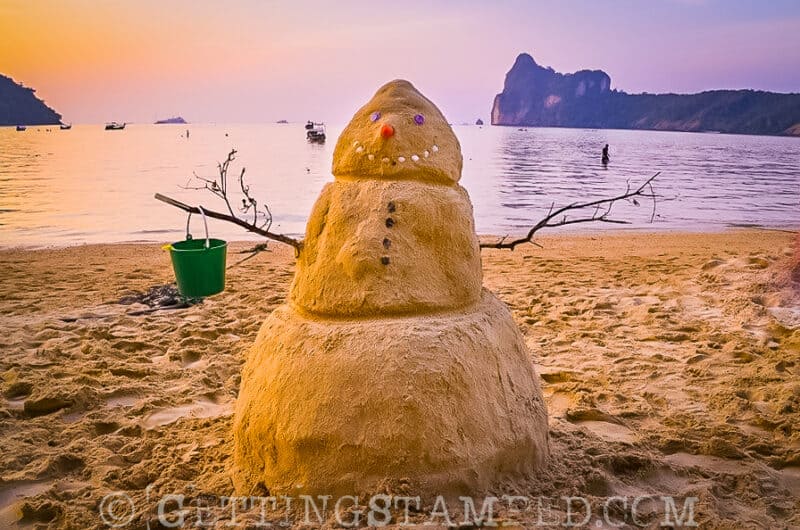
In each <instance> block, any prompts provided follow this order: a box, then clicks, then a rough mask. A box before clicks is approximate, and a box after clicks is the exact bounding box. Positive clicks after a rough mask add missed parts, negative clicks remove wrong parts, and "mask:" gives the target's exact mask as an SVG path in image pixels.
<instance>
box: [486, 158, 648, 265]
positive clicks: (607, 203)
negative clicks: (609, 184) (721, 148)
mask: <svg viewBox="0 0 800 530" xmlns="http://www.w3.org/2000/svg"><path fill="white" fill-rule="evenodd" d="M660 174H661V172H660V171H659V172H658V173H656V174H655V175H653V176H652V177H650V178H649V179H647V180H646V181H644V183H642V185H641V186H639V187H638V188H636V189H635V190H631V185H630V182H628V184H627V187H626V189H625V193H622V194H621V195H617V196H616V197H609V198H607V199H598V200H596V201H589V202H573V203H572V204H568V205H567V206H563V207H561V208H558V209H557V210H554V209H553V208H554V206H555V205H554V204H551V205H550V210H549V211H548V213H547V215H546V216H545V217H544V218H543V219H542V220H540V221H539V222H537V223H536V224H535V225H533V226H532V227H531V229H530V230H529V231H528V234H527V235H526V236H525V237H522V238H519V239H515V240H513V241H506V239H507V236H506V237H503V238H502V239H500V240H499V241H497V242H495V243H481V244H480V248H503V249H509V250H514V248H515V247H516V246H517V245H521V244H523V243H531V244H534V245H537V246H539V245H538V244H537V243H536V242H535V241H533V236H534V235H535V234H536V232H538V231H539V230H541V229H543V228H555V227H557V226H566V225H572V224H578V223H614V224H629V221H623V220H620V219H611V218H609V215H611V209H612V208H613V207H614V204H615V203H616V202H617V201H631V202H632V203H633V204H634V205H636V206H639V201H637V200H636V197H645V198H649V199H652V200H653V212H652V214H651V215H650V222H651V223H652V222H653V219H655V216H656V193H655V190H654V189H653V180H655V178H656V177H657V176H658V175H660ZM589 208H594V212H593V213H592V214H591V215H589V216H585V217H575V218H569V217H567V215H566V213H567V212H575V211H579V210H586V209H589ZM558 217H561V219H560V220H557V221H553V220H554V219H557V218H558Z"/></svg>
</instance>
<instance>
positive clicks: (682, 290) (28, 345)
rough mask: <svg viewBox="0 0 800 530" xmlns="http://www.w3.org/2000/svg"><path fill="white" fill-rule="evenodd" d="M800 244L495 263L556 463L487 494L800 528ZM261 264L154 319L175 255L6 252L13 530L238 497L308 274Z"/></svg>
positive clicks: (745, 236) (763, 240) (717, 245)
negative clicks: (252, 363) (257, 352)
mask: <svg viewBox="0 0 800 530" xmlns="http://www.w3.org/2000/svg"><path fill="white" fill-rule="evenodd" d="M794 238H795V236H794V234H790V233H784V232H776V231H764V230H745V229H739V230H730V231H726V232H722V233H716V234H708V233H681V234H674V233H647V234H632V233H618V232H617V233H613V234H612V233H601V234H591V235H581V236H576V235H574V234H550V235H546V236H542V237H541V238H540V239H539V242H540V243H541V244H542V245H543V246H544V248H538V247H535V246H533V245H522V246H520V247H518V248H517V249H516V250H514V251H513V252H511V251H507V250H496V249H485V250H484V252H482V261H483V277H484V286H485V287H486V288H488V289H490V290H491V291H493V292H494V293H495V294H496V295H497V296H498V297H499V298H500V299H501V300H502V301H503V302H504V303H505V304H506V305H507V307H508V308H509V310H510V311H511V313H512V316H513V318H514V321H515V322H516V324H517V326H518V327H519V328H520V330H521V331H522V333H523V335H524V338H525V342H526V344H527V346H528V348H529V350H530V354H531V357H530V361H531V363H532V364H534V366H535V368H536V371H537V373H538V376H539V378H540V382H541V385H542V389H543V392H544V396H545V402H546V404H547V408H548V414H549V429H550V445H551V458H550V461H549V463H548V467H547V468H546V469H545V470H544V471H542V473H541V474H539V475H537V476H534V477H529V478H528V479H525V480H523V481H520V482H514V483H508V484H501V485H498V486H497V489H495V490H492V491H489V492H488V493H499V494H502V493H507V494H514V495H521V496H528V497H532V498H534V497H538V496H543V497H549V498H554V499H557V498H559V497H561V496H564V495H566V496H572V495H576V494H577V495H583V496H586V497H588V498H590V499H605V498H609V497H612V496H615V495H618V496H625V497H627V498H628V499H631V498H632V497H633V496H647V495H651V496H655V497H656V498H657V497H658V496H660V495H669V496H675V497H676V499H683V498H686V497H697V499H698V501H697V504H696V506H695V508H694V512H695V520H696V521H697V522H698V524H700V526H701V527H702V528H733V527H739V526H741V525H740V524H739V525H737V524H736V523H741V522H742V521H751V522H757V523H758V524H759V525H760V526H761V527H763V528H776V527H783V526H785V525H787V524H788V525H789V526H792V525H793V524H794V525H797V524H800V430H798V428H797V426H798V425H800V383H799V382H798V379H797V374H798V373H800V292H798V291H797V290H794V289H793V287H792V285H791V284H788V283H786V276H787V275H786V270H787V269H786V265H787V263H788V261H789V260H790V259H791V256H792V254H793V252H794V241H795V239H794ZM252 245H253V243H252V242H250V241H245V242H233V243H231V244H230V247H229V252H228V265H229V268H228V270H227V275H228V279H227V285H226V290H225V291H224V292H223V293H221V294H219V295H217V296H213V297H210V298H207V299H205V300H204V301H203V302H202V303H200V304H195V305H191V306H189V307H186V308H182V309H172V310H165V309H157V310H154V311H151V310H150V309H152V308H150V307H149V306H148V305H147V304H146V303H143V302H142V298H141V297H139V298H136V297H134V298H129V297H130V295H131V294H132V293H139V294H142V293H147V292H148V290H149V289H151V288H152V287H153V286H159V285H164V284H167V283H171V282H172V281H174V276H173V272H172V268H171V265H170V261H169V256H168V254H167V253H166V252H164V251H163V250H161V248H160V246H161V244H158V243H154V244H130V243H117V244H99V245H97V244H95V245H84V246H80V247H67V248H50V249H41V250H0V267H2V269H3V270H4V275H3V276H2V278H0V318H2V319H3V323H4V333H3V334H2V335H0V349H2V350H3V351H4V355H3V356H2V357H0V439H1V440H2V446H3V448H4V451H3V452H2V453H0V526H3V527H10V526H12V524H16V523H17V522H18V521H20V520H21V518H22V517H23V516H24V517H25V519H24V521H25V522H26V524H36V523H40V524H47V525H51V526H56V527H67V528H105V525H104V524H103V522H102V520H101V519H100V517H99V513H98V504H99V502H100V500H101V499H102V498H103V497H104V496H105V495H107V494H109V493H111V492H115V491H122V492H125V494H126V495H128V496H129V497H130V498H131V499H132V502H134V503H135V504H136V505H137V506H150V505H147V504H146V503H147V502H148V498H149V499H156V498H160V497H161V496H163V495H166V494H187V495H190V496H192V495H196V492H197V491H201V492H206V493H210V494H216V495H230V494H232V490H231V486H230V477H229V474H228V470H229V468H230V465H231V459H232V455H231V451H232V425H231V420H232V411H233V406H234V403H235V400H236V397H237V394H238V389H239V384H240V373H241V366H242V363H243V361H244V357H245V355H246V353H247V350H248V348H249V346H250V345H251V344H252V343H253V341H254V340H255V337H256V335H257V333H258V330H259V328H260V327H261V324H262V322H263V321H264V319H265V318H266V316H267V315H268V314H269V313H270V312H271V311H272V310H274V309H275V308H276V307H278V306H279V305H280V304H282V303H284V301H285V300H286V296H287V293H288V289H289V285H290V283H291V281H292V278H293V275H294V254H293V249H292V248H290V247H288V246H285V245H279V244H275V245H271V248H270V251H268V252H261V253H259V254H257V255H255V256H252V257H249V254H240V253H239V252H240V251H242V250H245V249H247V248H250V247H252ZM148 486H149V487H150V489H149V490H148V489H147V488H148ZM192 488H194V489H192ZM193 492H194V493H193ZM477 494H478V492H476V495H477ZM677 502H678V504H677V505H678V508H679V509H680V507H681V504H682V502H681V500H678V501H677ZM213 513H214V514H218V515H220V517H222V520H223V521H224V520H225V518H224V517H225V514H224V513H219V512H213ZM553 514H554V517H561V518H562V519H561V520H563V517H564V514H563V506H562V507H556V508H555V509H554V510H553ZM256 515H257V514H256ZM498 515H499V516H500V517H504V516H505V517H511V518H513V514H509V513H506V514H503V513H502V512H500V513H499V514H498ZM146 516H147V512H140V513H139V515H138V517H146ZM415 517H417V516H415ZM191 518H192V514H188V515H187V525H190V524H191ZM645 518H648V519H647V520H648V522H649V523H654V522H655V524H656V525H657V524H658V523H657V521H659V520H661V521H663V513H661V514H660V515H659V514H658V513H654V514H652V515H647V516H642V519H643V520H644V519H645ZM245 520H247V517H246V516H244V515H243V516H242V519H241V522H242V527H243V526H244V521H245ZM256 521H257V517H256ZM145 522H146V519H137V520H136V522H135V523H136V525H138V526H141V527H144V526H145ZM223 524H224V523H223Z"/></svg>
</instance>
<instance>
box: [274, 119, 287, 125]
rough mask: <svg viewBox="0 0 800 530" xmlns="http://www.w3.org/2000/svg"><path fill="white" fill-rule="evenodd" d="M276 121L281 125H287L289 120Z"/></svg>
mask: <svg viewBox="0 0 800 530" xmlns="http://www.w3.org/2000/svg"><path fill="white" fill-rule="evenodd" d="M276 123H280V124H281V125H286V124H287V123H289V122H288V121H287V120H278V121H277V122H276Z"/></svg>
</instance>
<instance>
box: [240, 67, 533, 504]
mask: <svg viewBox="0 0 800 530" xmlns="http://www.w3.org/2000/svg"><path fill="white" fill-rule="evenodd" d="M461 164H462V158H461V149H460V146H459V143H458V140H457V139H456V136H455V134H454V133H453V131H452V129H451V128H450V126H449V125H448V124H447V121H446V120H445V118H444V116H442V114H441V112H440V111H439V109H437V108H436V106H435V105H434V104H433V103H431V102H430V101H429V100H428V99H426V98H425V97H424V96H423V95H422V94H420V93H419V92H418V91H417V90H416V89H415V88H414V87H413V86H412V85H411V84H410V83H408V82H407V81H399V80H398V81H392V82H391V83H388V84H386V85H384V86H383V87H382V88H381V89H380V90H378V92H377V93H376V94H375V96H374V97H373V98H372V100H370V101H369V102H368V103H367V104H366V105H365V106H364V107H362V108H361V109H360V110H359V111H358V112H356V114H355V116H354V117H353V119H352V121H351V122H350V124H349V125H348V126H347V128H345V130H344V131H343V132H342V135H341V136H340V138H339V141H338V143H337V145H336V149H335V152H334V158H333V175H334V176H335V180H334V182H332V183H329V184H327V185H326V186H325V188H323V190H322V192H321V194H320V197H319V199H318V200H317V202H316V204H315V206H314V208H313V211H312V212H311V216H310V219H309V221H308V226H307V228H306V236H305V239H304V243H303V248H302V250H301V252H300V254H299V257H298V260H297V271H296V275H295V278H294V282H293V284H292V287H291V292H290V295H289V300H288V302H287V303H286V304H285V305H283V306H281V307H279V308H278V309H276V310H275V311H274V312H273V313H272V314H271V315H270V316H269V317H268V318H267V320H266V321H265V322H264V324H263V326H262V327H261V330H260V332H259V334H258V338H257V339H256V343H255V344H254V346H253V348H252V350H251V351H250V353H249V354H248V358H247V361H246V364H245V366H244V369H243V373H242V384H241V389H240V392H239V398H238V401H237V403H236V412H235V418H234V429H235V430H234V439H235V449H234V472H233V476H234V482H235V485H236V487H237V490H238V491H239V492H240V493H242V494H248V493H254V492H259V491H263V488H266V489H268V490H269V492H270V493H271V494H273V495H277V494H283V495H288V494H297V493H312V494H330V495H354V494H366V493H371V492H377V491H385V490H386V489H387V488H388V489H389V490H390V491H391V490H392V488H393V486H395V485H399V484H403V485H404V486H403V489H404V490H405V491H408V492H411V494H412V495H422V496H430V495H438V494H442V495H454V494H461V493H468V492H475V491H480V490H481V489H483V488H485V487H487V486H489V485H491V484H492V483H493V482H494V481H496V480H497V479H499V478H503V477H509V476H513V475H518V474H527V473H531V472H534V471H535V470H537V469H538V468H540V467H541V466H542V465H543V464H544V462H545V460H546V458H547V455H548V438H547V411H546V409H545V405H544V402H543V399H542V394H541V390H540V388H539V383H538V381H537V376H536V374H535V373H534V370H533V367H532V363H531V359H530V357H529V353H528V350H527V348H526V346H525V342H524V339H523V337H522V335H521V333H520V332H519V330H518V329H517V327H516V326H515V324H514V322H513V320H512V317H511V314H510V313H509V311H508V309H507V308H506V307H505V305H504V304H503V303H502V302H500V301H499V300H498V299H497V298H496V297H495V296H494V295H493V294H492V293H490V292H489V291H487V290H486V289H483V288H482V277H481V260H480V249H479V247H478V239H477V236H476V234H475V228H474V222H473V218H472V205H471V203H470V201H469V197H468V195H467V192H466V190H464V188H462V187H461V186H459V184H458V181H459V179H460V177H461Z"/></svg>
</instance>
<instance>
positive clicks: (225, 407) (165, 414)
mask: <svg viewBox="0 0 800 530" xmlns="http://www.w3.org/2000/svg"><path fill="white" fill-rule="evenodd" d="M231 414H233V403H232V402H230V401H226V402H222V403H220V402H218V401H217V400H216V399H213V398H212V399H209V398H201V399H199V400H197V401H195V402H194V403H189V404H186V405H179V406H177V407H169V408H165V409H161V410H157V411H156V412H153V413H152V414H149V415H148V416H147V417H145V418H144V420H143V421H142V426H143V427H144V428H145V429H148V430H150V429H155V428H157V427H161V426H162V425H168V424H170V423H174V422H176V421H178V420H179V419H180V418H183V417H190V418H196V419H204V418H216V417H218V416H229V415H231Z"/></svg>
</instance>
